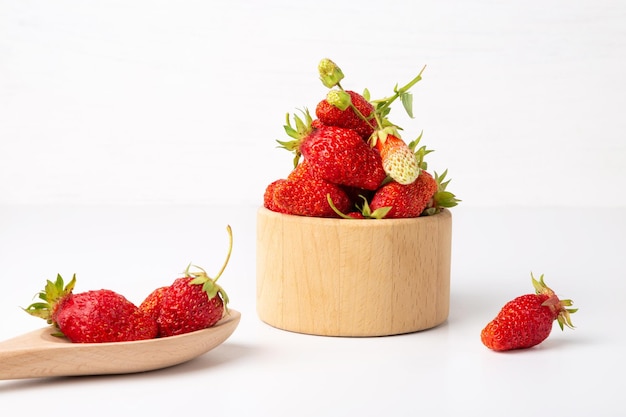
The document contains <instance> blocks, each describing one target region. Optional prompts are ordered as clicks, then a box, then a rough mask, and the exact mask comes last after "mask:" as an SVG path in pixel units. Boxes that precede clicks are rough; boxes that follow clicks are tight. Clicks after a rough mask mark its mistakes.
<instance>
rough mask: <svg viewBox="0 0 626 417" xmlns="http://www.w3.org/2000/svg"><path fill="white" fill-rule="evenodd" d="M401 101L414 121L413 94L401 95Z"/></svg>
mask: <svg viewBox="0 0 626 417" xmlns="http://www.w3.org/2000/svg"><path fill="white" fill-rule="evenodd" d="M400 101H401V102H402V106H404V110H406V112H407V114H408V115H409V117H410V118H411V119H413V94H411V93H409V92H408V91H407V92H406V93H402V94H401V95H400Z"/></svg>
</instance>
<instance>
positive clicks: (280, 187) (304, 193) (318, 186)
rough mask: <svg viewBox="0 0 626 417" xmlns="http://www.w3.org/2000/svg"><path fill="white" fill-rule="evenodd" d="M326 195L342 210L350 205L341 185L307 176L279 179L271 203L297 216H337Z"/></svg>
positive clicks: (282, 211)
mask: <svg viewBox="0 0 626 417" xmlns="http://www.w3.org/2000/svg"><path fill="white" fill-rule="evenodd" d="M327 195H330V196H331V198H332V199H333V201H334V202H335V204H336V205H337V207H339V208H340V210H342V211H346V210H348V209H349V207H350V206H351V205H352V203H351V201H350V199H349V198H348V195H347V194H346V193H345V191H344V190H343V189H342V188H341V187H339V186H337V185H335V184H332V183H330V182H328V181H325V180H322V179H317V178H307V177H300V178H295V179H286V180H283V181H279V183H278V184H277V185H276V186H275V187H274V193H273V200H272V205H273V206H274V207H277V208H278V209H277V210H275V211H278V212H281V213H288V214H293V215H297V216H310V217H337V214H336V213H335V212H334V211H333V209H332V207H331V206H330V205H329V204H328V200H327V199H326V196H327ZM266 207H267V206H266ZM268 208H269V207H268Z"/></svg>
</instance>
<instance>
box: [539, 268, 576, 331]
mask: <svg viewBox="0 0 626 417" xmlns="http://www.w3.org/2000/svg"><path fill="white" fill-rule="evenodd" d="M530 278H531V280H532V284H533V287H534V288H535V293H536V294H537V295H546V296H548V298H547V299H546V300H545V301H544V302H543V303H542V304H541V305H543V306H546V307H549V308H550V310H552V312H553V313H554V314H555V316H556V321H557V323H558V324H559V327H560V328H561V330H563V328H564V326H567V327H569V328H571V329H573V328H574V325H573V324H572V319H571V316H570V315H571V314H574V313H575V312H577V311H578V309H577V308H566V307H571V306H572V305H573V304H574V302H573V301H572V300H560V299H559V297H557V295H556V294H555V293H554V291H553V290H552V289H551V288H550V287H548V286H547V285H546V283H545V282H544V280H543V274H541V276H540V277H539V280H537V279H535V277H534V275H533V273H532V272H531V273H530Z"/></svg>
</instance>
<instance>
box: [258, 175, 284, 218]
mask: <svg viewBox="0 0 626 417" xmlns="http://www.w3.org/2000/svg"><path fill="white" fill-rule="evenodd" d="M285 181H287V180H285V179H283V178H281V179H278V180H276V181H273V182H271V183H270V184H269V185H268V186H267V187H265V193H264V194H263V207H265V208H267V209H269V210H272V211H275V212H277V213H287V211H286V210H284V209H283V208H281V207H279V206H278V204H276V202H275V201H274V192H275V191H276V188H277V187H278V186H279V185H280V184H282V183H284V182H285Z"/></svg>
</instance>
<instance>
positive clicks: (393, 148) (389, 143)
mask: <svg viewBox="0 0 626 417" xmlns="http://www.w3.org/2000/svg"><path fill="white" fill-rule="evenodd" d="M377 133H378V134H377V135H375V136H373V138H372V139H373V140H372V142H373V143H372V145H373V146H375V147H376V149H378V151H379V152H380V157H381V158H382V162H383V168H384V169H385V172H386V173H387V175H389V176H390V177H391V178H393V179H394V180H395V181H396V182H398V183H400V184H403V185H407V184H411V183H412V182H413V181H415V179H416V178H417V176H418V175H419V173H420V167H419V161H418V159H417V157H416V155H415V153H414V152H413V150H412V149H411V148H409V145H407V144H406V143H405V142H404V141H403V140H402V139H400V137H398V136H394V135H391V134H387V133H386V132H385V131H384V130H382V131H379V132H377Z"/></svg>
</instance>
